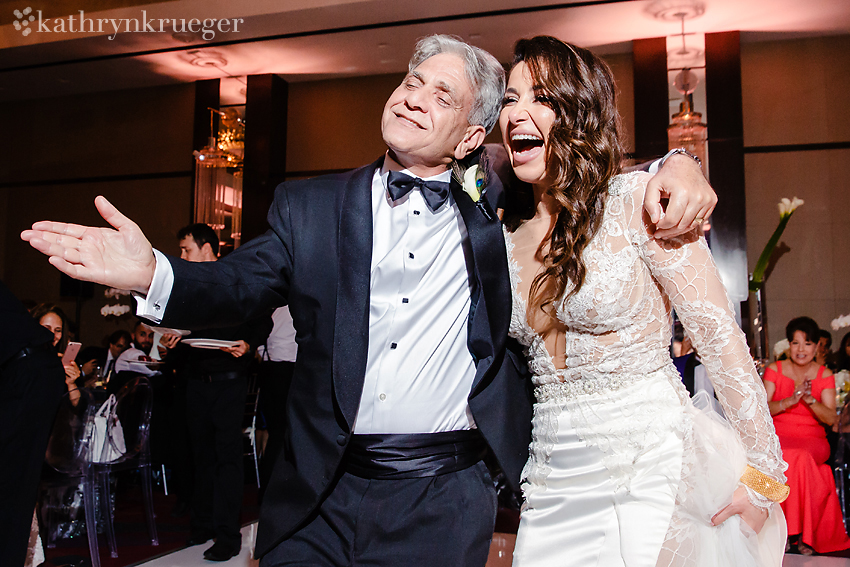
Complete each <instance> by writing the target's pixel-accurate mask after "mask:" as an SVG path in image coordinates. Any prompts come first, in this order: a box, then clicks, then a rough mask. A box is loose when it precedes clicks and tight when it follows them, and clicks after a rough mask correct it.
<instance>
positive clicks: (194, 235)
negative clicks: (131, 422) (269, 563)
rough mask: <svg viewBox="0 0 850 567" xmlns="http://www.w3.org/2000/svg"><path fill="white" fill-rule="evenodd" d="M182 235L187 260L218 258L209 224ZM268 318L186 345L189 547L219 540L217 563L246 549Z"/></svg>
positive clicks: (211, 332)
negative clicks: (244, 515) (249, 445)
mask: <svg viewBox="0 0 850 567" xmlns="http://www.w3.org/2000/svg"><path fill="white" fill-rule="evenodd" d="M177 238H179V239H180V258H182V259H183V260H188V261H189V262H215V261H217V260H218V246H219V241H218V235H217V234H216V233H215V231H214V230H213V229H212V228H210V227H209V226H208V225H206V224H193V225H189V226H187V227H184V228H182V229H181V230H180V232H178V234H177ZM269 315H271V312H269ZM269 315H267V316H266V317H264V318H261V319H256V320H253V321H249V322H247V323H243V324H241V325H238V326H235V327H227V328H221V329H204V330H200V331H194V330H193V332H192V338H196V339H197V338H203V339H208V340H212V341H218V342H220V343H222V344H224V343H226V344H227V346H222V347H221V348H220V349H209V348H190V349H184V350H187V351H188V352H187V353H186V355H187V360H186V364H185V372H186V376H187V377H188V383H187V386H186V398H187V400H186V401H187V414H186V417H187V422H188V426H189V436H190V439H191V443H192V453H193V457H194V459H193V464H194V468H195V486H194V492H193V496H192V505H191V509H192V513H191V524H192V533H191V535H190V537H189V540H188V541H187V544H188V545H200V544H202V543H205V542H207V541H209V540H210V539H212V538H215V543H214V544H213V545H212V547H210V548H209V549H207V550H206V551H204V558H205V559H208V560H210V561H227V560H229V559H230V558H231V557H234V556H236V555H238V554H239V551H240V550H241V548H242V534H241V523H240V513H241V510H242V498H243V491H244V484H245V483H244V478H243V469H242V466H243V458H242V457H243V447H242V446H243V442H242V419H243V417H244V415H245V400H246V397H247V393H248V381H247V373H248V365H249V364H250V363H251V360H252V359H253V353H254V351H255V350H256V348H257V346H258V345H261V344H263V343H264V342H265V341H266V337H268V335H269V332H271V330H272V320H271V317H270V316H269ZM213 344H214V343H213Z"/></svg>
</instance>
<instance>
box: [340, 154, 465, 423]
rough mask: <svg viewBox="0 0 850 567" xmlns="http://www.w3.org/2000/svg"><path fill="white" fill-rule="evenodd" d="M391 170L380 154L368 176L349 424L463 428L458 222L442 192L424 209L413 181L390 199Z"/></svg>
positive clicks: (444, 175) (461, 233)
mask: <svg viewBox="0 0 850 567" xmlns="http://www.w3.org/2000/svg"><path fill="white" fill-rule="evenodd" d="M391 169H393V170H396V171H398V170H401V169H402V168H401V166H399V165H398V164H397V163H395V161H393V160H392V159H391V158H390V157H389V156H387V157H386V158H385V159H384V166H383V167H382V168H381V169H380V170H377V171H375V175H374V177H373V179H372V227H373V230H372V234H373V235H374V236H373V238H372V266H371V275H370V294H369V297H370V302H369V352H368V357H367V359H366V379H365V381H364V384H363V395H362V397H361V398H360V408H359V410H358V412H357V421H356V422H355V425H354V433H433V432H438V431H453V430H456V429H469V428H471V427H474V425H475V424H474V422H473V419H472V415H471V413H470V412H469V405H468V403H467V398H468V397H469V392H470V390H471V389H472V382H473V380H474V378H475V365H474V363H473V360H472V356H471V355H470V353H469V350H468V348H467V336H468V332H467V319H468V317H469V307H470V301H471V298H470V290H469V278H468V275H467V271H466V260H465V257H464V254H463V247H462V243H463V241H464V240H465V239H466V238H467V235H466V227H465V226H464V224H463V220H462V219H461V217H460V211H459V210H458V208H457V205H456V204H455V203H454V200H453V199H452V197H451V194H450V195H449V200H448V201H447V202H446V203H445V204H444V205H443V206H441V207H440V208H439V209H437V211H435V212H433V213H432V212H431V210H430V209H429V208H428V205H427V204H426V203H425V199H424V198H423V197H422V193H421V192H420V191H418V190H413V191H411V192H410V193H408V194H407V195H406V196H404V197H402V198H401V199H399V200H398V201H395V202H392V201H391V200H390V197H389V194H388V193H387V185H386V184H387V176H388V175H389V171H390V170H391ZM404 173H407V174H408V175H409V174H410V172H409V171H406V170H404ZM450 176H451V172H449V171H446V172H444V173H441V174H440V175H437V176H434V177H430V178H428V179H429V180H435V181H445V182H448V181H449V180H450Z"/></svg>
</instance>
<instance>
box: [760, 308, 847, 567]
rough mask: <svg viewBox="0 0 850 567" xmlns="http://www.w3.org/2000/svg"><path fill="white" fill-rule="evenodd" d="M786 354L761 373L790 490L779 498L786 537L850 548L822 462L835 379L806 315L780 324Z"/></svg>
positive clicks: (824, 548)
mask: <svg viewBox="0 0 850 567" xmlns="http://www.w3.org/2000/svg"><path fill="white" fill-rule="evenodd" d="M785 336H786V337H787V338H788V341H789V343H790V345H791V356H790V358H789V359H788V360H786V361H781V362H780V361H777V362H775V363H773V364H771V365H770V366H768V367H767V370H765V373H764V387H765V389H766V390H767V399H768V400H769V402H768V406H769V407H770V414H771V415H772V416H773V421H774V424H775V425H776V433H777V435H779V442H780V444H781V445H782V456H783V458H784V459H785V461H786V462H787V463H788V471H787V472H786V473H785V474H786V476H787V477H788V485H789V486H790V487H791V495H790V496H789V497H788V499H787V500H785V502H783V503H782V510H783V511H784V512H785V518H786V520H787V522H788V536H789V541H794V540H795V541H796V542H797V546H798V549H799V551H800V553H802V554H804V555H811V554H812V552H813V551H817V552H818V553H828V552H830V551H838V550H841V549H847V548H850V539H848V537H847V534H846V532H845V530H844V522H843V520H842V514H841V509H840V507H839V504H838V496H837V495H836V493H835V480H834V479H833V475H832V469H831V468H830V467H829V465H827V464H825V463H826V460H827V459H828V458H829V453H830V448H829V443H828V442H827V440H826V431H825V429H824V426H827V427H831V426H832V425H833V424H834V423H835V421H836V419H837V415H836V412H835V404H836V402H835V378H834V377H833V375H832V371H830V370H829V369H828V368H826V367H825V366H823V365H821V364H818V362H817V361H816V360H815V355H816V353H817V348H818V340H819V339H820V336H821V335H820V329H819V328H818V325H817V323H815V321H814V320H812V319H810V318H809V317H797V318H796V319H792V320H791V321H790V322H789V323H788V326H787V327H786V328H785Z"/></svg>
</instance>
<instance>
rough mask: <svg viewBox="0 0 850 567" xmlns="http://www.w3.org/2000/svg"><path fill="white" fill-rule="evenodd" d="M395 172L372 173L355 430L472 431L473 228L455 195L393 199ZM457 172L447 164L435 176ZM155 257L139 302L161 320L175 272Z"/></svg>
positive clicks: (389, 164)
mask: <svg viewBox="0 0 850 567" xmlns="http://www.w3.org/2000/svg"><path fill="white" fill-rule="evenodd" d="M391 169H392V170H396V171H398V170H402V167H401V166H400V165H398V164H397V163H396V162H395V161H394V160H392V159H391V158H390V157H389V156H387V157H385V159H384V166H383V167H382V168H381V169H378V170H376V171H375V174H374V177H373V179H372V227H373V230H372V234H373V235H374V236H373V238H372V265H371V272H370V305H369V347H368V355H367V359H366V376H365V381H364V384H363V395H362V396H361V399H360V407H359V409H358V413H357V419H356V422H355V425H354V433H358V434H369V433H434V432H441V431H454V430H458V429H470V428H474V427H475V423H474V421H473V419H472V414H471V412H470V410H469V404H468V402H467V398H468V397H469V393H470V390H471V389H472V382H473V380H474V378H475V365H474V362H473V360H472V356H471V355H470V353H469V350H468V348H467V339H468V331H467V319H468V318H469V308H470V303H471V296H470V289H469V278H468V275H467V271H466V260H465V256H464V253H463V244H464V241H465V240H466V239H467V238H468V237H467V234H466V227H465V225H464V223H463V220H462V218H461V216H460V211H459V210H458V208H457V205H456V204H455V203H454V200H453V199H452V196H451V194H450V195H449V199H448V201H447V202H446V203H445V204H443V205H442V206H441V207H440V208H439V209H437V211H435V212H431V210H430V209H429V208H428V205H427V204H426V203H425V200H424V198H423V197H422V194H421V192H419V191H418V190H413V191H411V192H410V193H408V194H407V195H406V196H404V197H402V198H401V199H399V200H398V201H395V202H392V201H391V200H390V197H389V194H388V193H387V186H386V183H387V176H388V173H389V171H390V170H391ZM404 172H405V173H408V174H410V173H409V172H408V171H406V170H405V171H404ZM450 177H451V172H450V171H448V170H447V171H445V172H444V173H441V174H439V175H436V176H434V177H429V178H428V179H429V180H436V181H445V182H448V181H449V180H450ZM154 253H155V254H156V259H157V263H156V273H155V274H154V278H153V281H152V282H151V288H150V291H149V292H148V295H147V297H146V298H143V297H137V298H136V299H137V302H138V306H137V314H138V315H140V316H143V317H147V318H149V319H151V320H154V321H157V322H158V321H159V320H161V317H162V313H164V312H165V309H166V306H167V301H168V296H169V295H170V293H171V287H172V285H173V282H174V275H173V272H172V269H171V266H170V264H169V263H168V261H167V259H166V258H165V256H164V255H162V254H161V253H159V252H158V251H154ZM352 332H357V331H356V330H353V331H352Z"/></svg>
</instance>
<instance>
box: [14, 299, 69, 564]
mask: <svg viewBox="0 0 850 567" xmlns="http://www.w3.org/2000/svg"><path fill="white" fill-rule="evenodd" d="M52 344H53V333H51V332H49V331H48V330H46V329H45V328H44V327H42V326H41V325H39V324H38V321H36V320H35V319H33V318H32V315H30V314H29V312H28V311H27V310H26V309H25V308H24V306H23V305H22V304H21V302H20V301H18V299H17V298H16V297H15V296H14V295H12V292H10V291H9V289H8V288H7V287H6V286H5V285H4V284H3V282H0V388H2V392H3V395H2V396H0V462H2V463H3V464H2V466H0V503H2V504H0V534H2V535H0V565H16V566H17V565H23V564H24V558H25V557H26V553H27V541H28V539H29V535H30V526H31V523H32V515H33V512H34V511H35V502H36V492H37V489H38V481H39V479H40V478H41V465H42V463H43V462H44V452H45V450H46V449H47V440H48V438H49V437H50V428H51V426H52V425H53V416H54V414H55V413H56V408H57V407H58V406H59V400H60V399H61V398H62V393H63V392H64V391H65V371H64V370H63V369H62V363H61V361H60V359H59V357H57V356H56V351H55V350H54V349H53V348H52Z"/></svg>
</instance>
